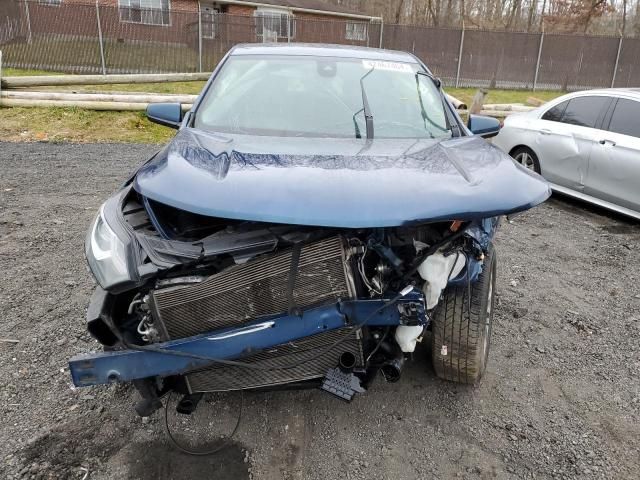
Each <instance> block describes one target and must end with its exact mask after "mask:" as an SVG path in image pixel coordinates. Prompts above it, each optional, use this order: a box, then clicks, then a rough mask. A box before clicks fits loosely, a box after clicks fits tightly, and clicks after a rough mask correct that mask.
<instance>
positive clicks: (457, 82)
mask: <svg viewBox="0 0 640 480" xmlns="http://www.w3.org/2000/svg"><path fill="white" fill-rule="evenodd" d="M463 47H464V23H463V24H462V30H461V31H460V49H459V50H458V69H457V70H456V88H458V86H459V85H460V66H461V65H462V49H463Z"/></svg>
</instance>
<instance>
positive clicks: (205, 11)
mask: <svg viewBox="0 0 640 480" xmlns="http://www.w3.org/2000/svg"><path fill="white" fill-rule="evenodd" d="M218 13H219V11H218V9H217V8H214V6H213V5H207V4H206V3H201V4H200V17H201V18H200V21H201V22H202V38H210V39H211V38H216V36H217V26H218Z"/></svg>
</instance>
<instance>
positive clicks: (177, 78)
mask: <svg viewBox="0 0 640 480" xmlns="http://www.w3.org/2000/svg"><path fill="white" fill-rule="evenodd" d="M210 76H211V74H210V73H159V74H156V73H153V74H146V73H145V74H127V75H42V76H30V77H4V78H3V79H2V88H20V87H42V86H58V85H116V84H125V83H166V82H194V81H204V80H208V79H209V77H210Z"/></svg>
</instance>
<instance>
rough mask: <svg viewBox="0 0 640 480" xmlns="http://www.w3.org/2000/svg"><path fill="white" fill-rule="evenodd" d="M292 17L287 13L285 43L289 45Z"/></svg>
mask: <svg viewBox="0 0 640 480" xmlns="http://www.w3.org/2000/svg"><path fill="white" fill-rule="evenodd" d="M292 18H293V16H292V15H291V14H290V13H288V14H287V43H291V19H292Z"/></svg>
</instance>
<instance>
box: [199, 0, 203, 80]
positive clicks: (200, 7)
mask: <svg viewBox="0 0 640 480" xmlns="http://www.w3.org/2000/svg"><path fill="white" fill-rule="evenodd" d="M198 71H199V72H200V73H202V5H200V2H198Z"/></svg>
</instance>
